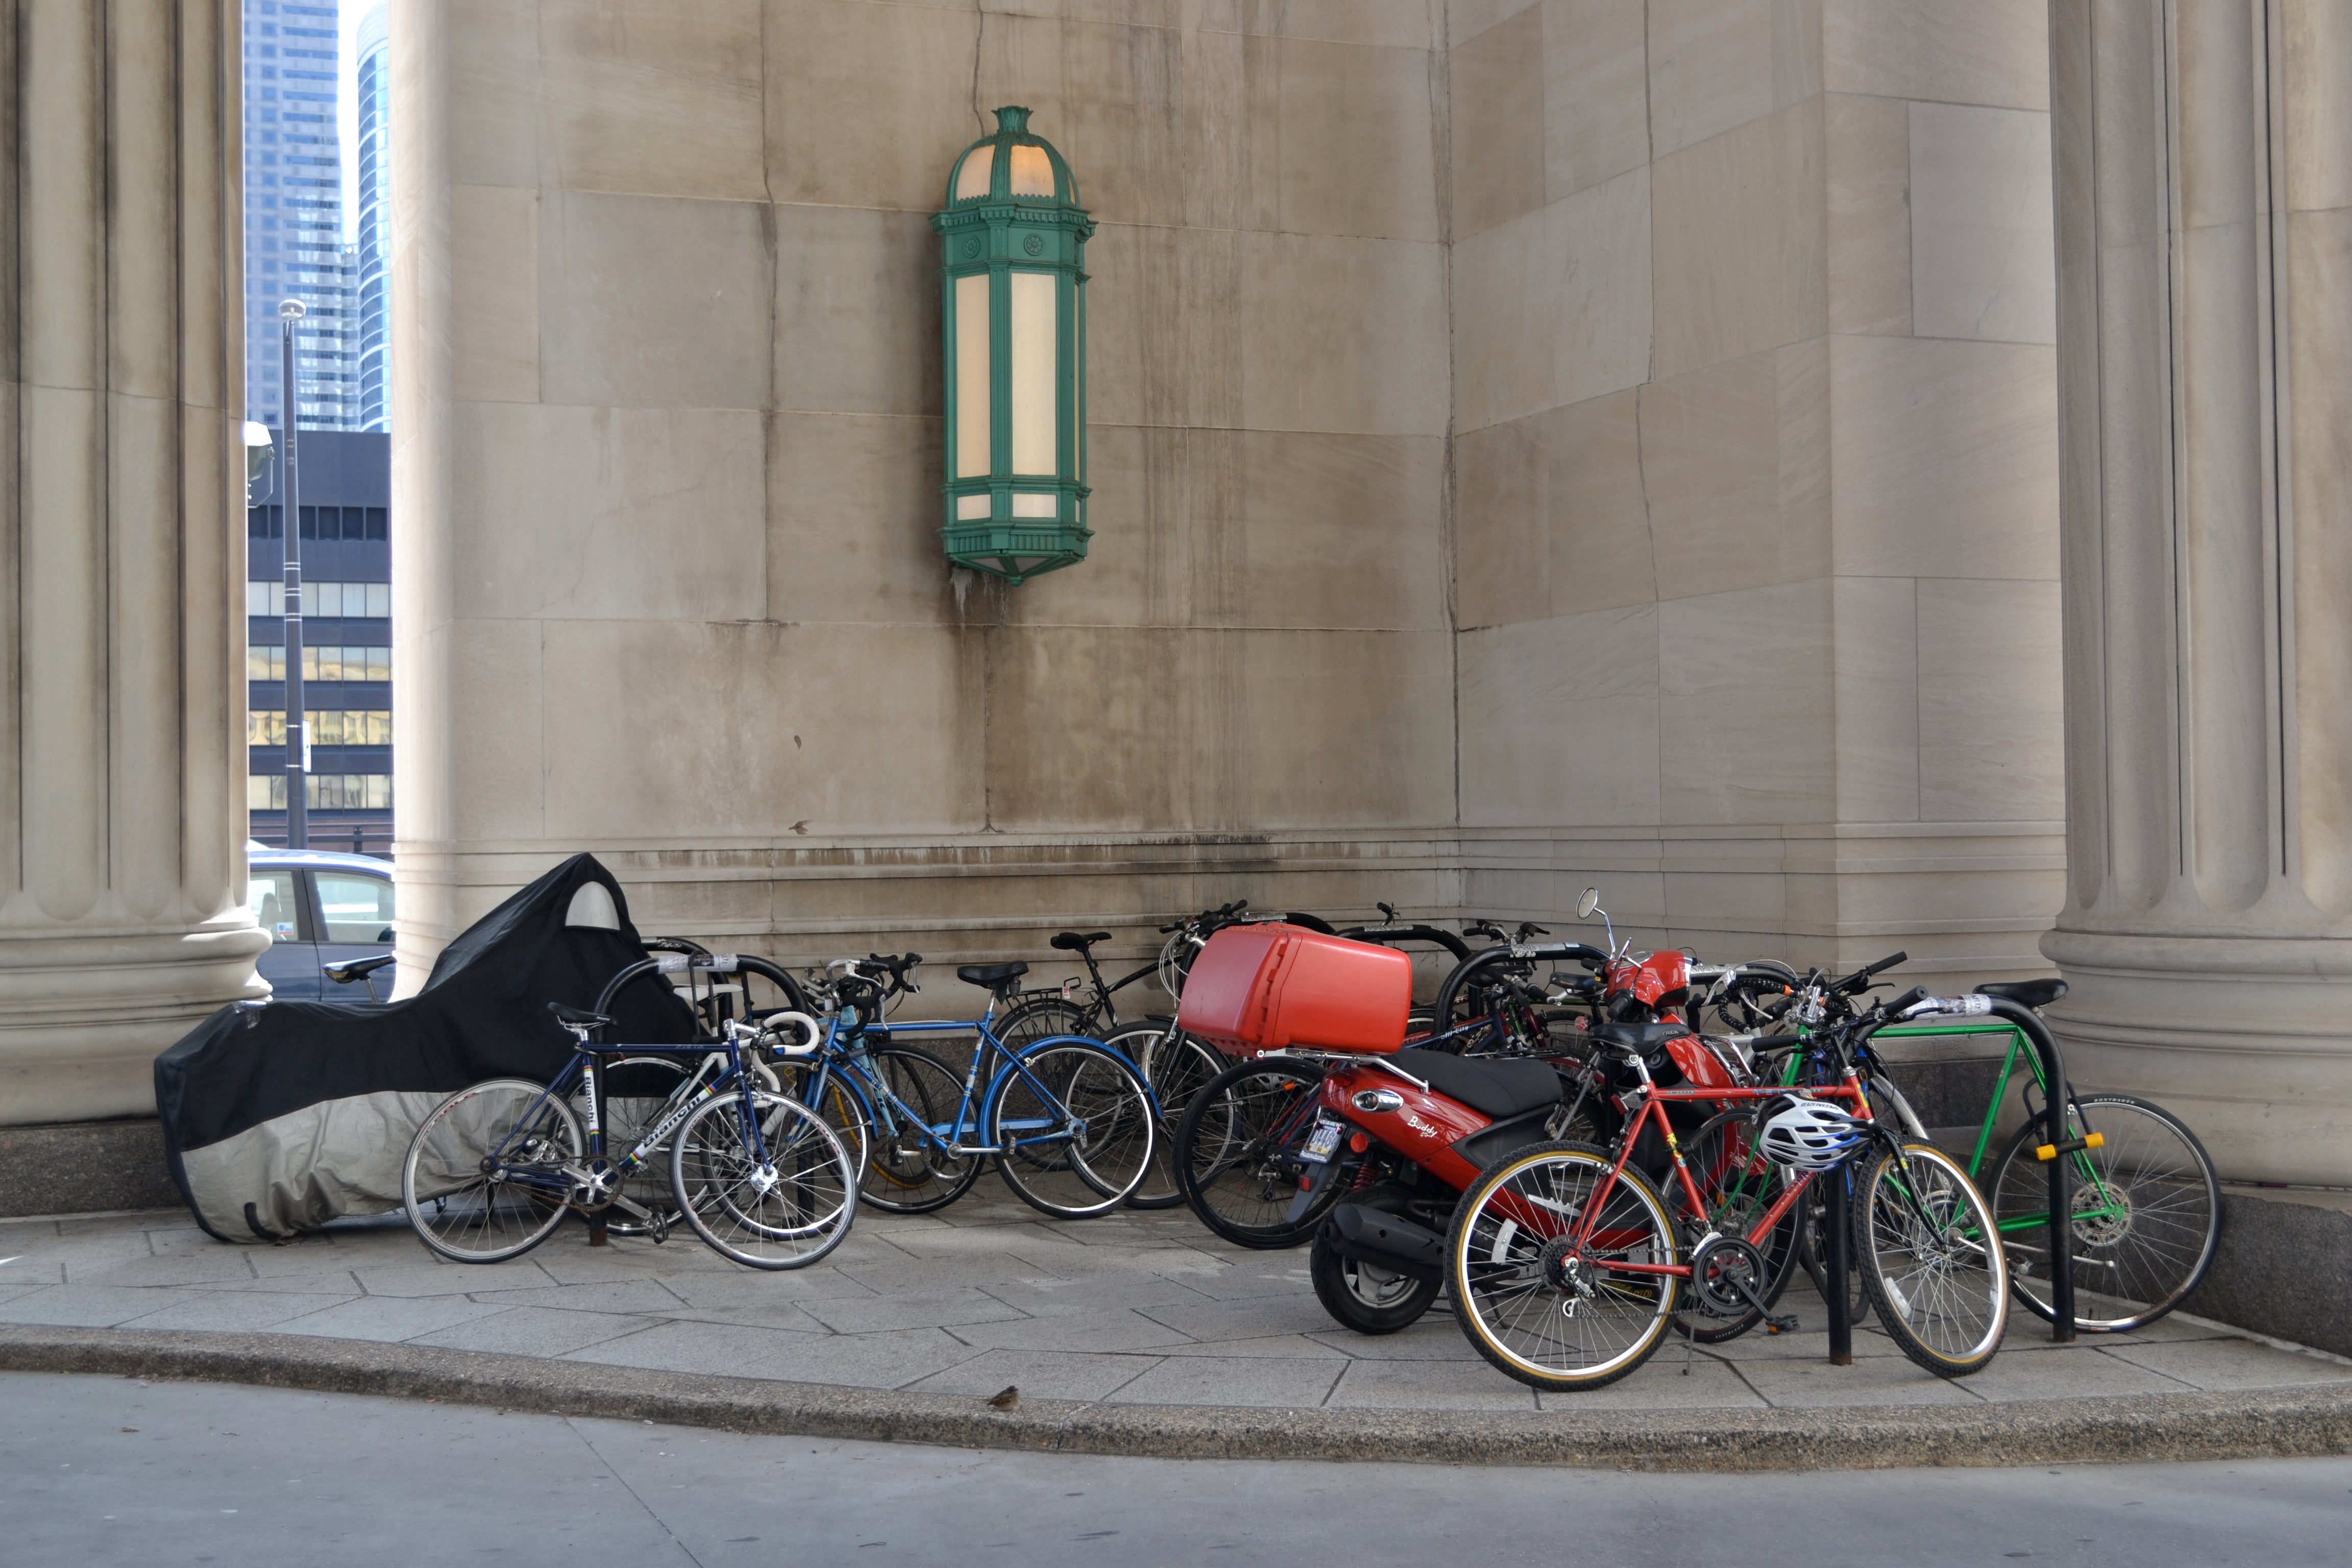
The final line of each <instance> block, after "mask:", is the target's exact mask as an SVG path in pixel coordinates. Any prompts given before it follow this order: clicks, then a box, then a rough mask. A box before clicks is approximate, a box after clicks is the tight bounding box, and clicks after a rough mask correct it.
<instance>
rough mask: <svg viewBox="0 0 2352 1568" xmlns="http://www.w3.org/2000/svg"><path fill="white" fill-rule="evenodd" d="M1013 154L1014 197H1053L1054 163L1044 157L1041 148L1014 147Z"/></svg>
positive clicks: (1043, 151)
mask: <svg viewBox="0 0 2352 1568" xmlns="http://www.w3.org/2000/svg"><path fill="white" fill-rule="evenodd" d="M1010 151H1011V152H1012V153H1013V195H1016V196H1044V197H1045V198H1047V199H1048V200H1051V199H1052V197H1053V195H1054V161H1053V160H1052V159H1050V158H1048V157H1046V156H1045V149H1044V148H1043V147H1023V146H1020V145H1017V144H1016V145H1014V146H1013V148H1012V149H1010Z"/></svg>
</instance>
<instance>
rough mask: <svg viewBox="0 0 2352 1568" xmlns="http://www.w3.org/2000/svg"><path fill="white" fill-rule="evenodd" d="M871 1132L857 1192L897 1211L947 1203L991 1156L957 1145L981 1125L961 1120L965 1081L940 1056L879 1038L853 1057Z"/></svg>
mask: <svg viewBox="0 0 2352 1568" xmlns="http://www.w3.org/2000/svg"><path fill="white" fill-rule="evenodd" d="M846 1070H847V1071H849V1072H853V1073H856V1075H857V1078H858V1082H857V1092H858V1094H859V1096H860V1097H861V1098H862V1099H863V1100H865V1102H866V1105H865V1110H866V1113H867V1116H868V1118H869V1121H868V1123H867V1125H868V1126H869V1127H870V1128H871V1130H872V1131H871V1133H870V1135H869V1137H868V1138H867V1141H866V1173H865V1175H864V1177H863V1178H862V1179H861V1180H860V1182H859V1184H858V1189H857V1194H858V1196H859V1197H860V1198H862V1199H864V1200H865V1201H866V1203H869V1204H872V1205H874V1206H875V1207H876V1208H877V1209H887V1210H888V1211H889V1212H890V1213H892V1214H929V1212H930V1211H931V1210H933V1209H938V1208H945V1207H946V1206H947V1205H950V1204H951V1203H953V1202H955V1201H956V1199H958V1198H960V1197H961V1196H963V1195H964V1194H965V1193H967V1192H969V1191H971V1184H972V1183H974V1182H976V1181H978V1180H980V1168H981V1165H982V1162H983V1161H984V1160H985V1158H986V1156H984V1155H981V1154H960V1153H957V1152H955V1151H956V1146H957V1145H960V1144H968V1143H970V1142H973V1135H974V1134H976V1133H977V1132H978V1131H979V1129H978V1128H977V1127H972V1126H968V1125H964V1124H962V1123H961V1121H959V1120H958V1112H959V1108H960V1107H961V1105H962V1103H963V1084H962V1083H961V1080H959V1079H957V1078H956V1076H955V1075H954V1074H953V1073H951V1072H950V1071H949V1070H948V1069H947V1068H945V1067H943V1066H942V1065H940V1061H939V1059H938V1058H935V1057H930V1056H926V1055H925V1054H924V1053H923V1052H921V1051H919V1050H916V1049H914V1048H913V1047H908V1046H877V1047H872V1048H870V1049H868V1050H866V1051H865V1052H863V1053H861V1054H858V1055H853V1056H852V1057H850V1058H849V1065H848V1067H847V1068H846Z"/></svg>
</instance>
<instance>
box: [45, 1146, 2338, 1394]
mask: <svg viewBox="0 0 2352 1568" xmlns="http://www.w3.org/2000/svg"><path fill="white" fill-rule="evenodd" d="M585 1235H586V1233H585V1231H584V1229H583V1228H581V1227H578V1226H566V1227H565V1228H564V1229H562V1230H561V1231H559V1232H558V1233H557V1235H556V1236H555V1237H553V1238H552V1239H551V1240H550V1241H549V1242H548V1243H546V1244H545V1245H544V1246H542V1247H540V1248H539V1249H538V1250H537V1251H535V1252H533V1253H530V1254H529V1255H528V1256H526V1257H524V1258H520V1259H517V1260H515V1261H513V1262H509V1263H504V1264H497V1265H490V1266H487V1267H468V1266H464V1265H458V1264H450V1263H443V1262H439V1261H436V1259H435V1258H432V1257H431V1256H430V1255H429V1254H428V1253H426V1251H425V1248H424V1247H423V1246H422V1245H421V1244H420V1243H419V1242H418V1241H417V1240H416V1238H415V1236H414V1235H413V1234H412V1233H411V1232H410V1231H409V1229H408V1228H407V1226H406V1225H405V1224H404V1222H403V1221H402V1220H401V1219H400V1217H399V1216H398V1215H391V1216H387V1217H385V1218H383V1219H381V1220H374V1221H367V1222H357V1223H346V1224H343V1225H340V1226H336V1227H334V1228H333V1229H331V1230H330V1231H328V1232H326V1233H324V1234H322V1235H320V1236H316V1237H310V1238H307V1239H305V1240H302V1241H300V1242H298V1243H295V1244H293V1245H290V1246H286V1247H239V1246H228V1245H224V1244H221V1243H218V1242H215V1241H213V1240H212V1239H211V1238H209V1237H205V1235H204V1234H203V1233H202V1232H201V1231H199V1230H197V1229H196V1228H195V1226H194V1223H193V1222H192V1221H191V1220H190V1219H189V1218H188V1217H187V1215H185V1214H184V1213H179V1212H153V1213H142V1214H135V1215H115V1216H109V1217H101V1218H86V1219H64V1220H49V1221H13V1222H8V1223H5V1224H0V1258H5V1259H6V1260H7V1261H5V1263H0V1323H14V1324H27V1325H54V1326H58V1327H79V1328H119V1329H125V1330H131V1331H162V1330H195V1331H231V1332H236V1333H238V1334H240V1335H255V1334H258V1335H260V1336H263V1337H264V1338H265V1339H266V1338H268V1337H271V1336H285V1335H299V1336H305V1337H308V1338H310V1339H312V1340H316V1339H320V1338H326V1339H332V1340H341V1341H360V1342H374V1343H378V1344H383V1345H404V1346H412V1347H418V1348H419V1349H436V1350H458V1351H476V1352H500V1353H503V1354H506V1355H510V1356H523V1357H530V1358H537V1359H539V1360H542V1361H554V1362H568V1363H593V1364H600V1365H603V1366H608V1367H613V1368H641V1369H649V1370H652V1371H656V1372H674V1373H706V1374H715V1375H719V1376H731V1377H737V1378H748V1379H755V1380H773V1381H777V1382H780V1383H791V1384H823V1385H828V1386H830V1387H832V1388H835V1389H842V1390H860V1389H862V1390H876V1391H882V1390H888V1391H896V1392H898V1393H902V1394H940V1395H950V1396H963V1397H967V1398H969V1397H971V1396H985V1395H989V1394H995V1393H996V1392H997V1391H999V1390H1001V1389H1003V1388H1004V1387H1006V1386H1007V1385H1017V1386H1018V1387H1019V1389H1020V1390H1021V1393H1022V1395H1023V1398H1024V1401H1029V1400H1049V1401H1069V1402H1075V1403H1076V1404H1077V1405H1108V1406H1153V1405H1157V1406H1216V1407H1222V1408H1227V1409H1236V1410H1238V1409H1244V1408H1256V1409H1261V1410H1266V1411H1275V1410H1282V1411H1290V1412H1299V1411H1314V1410H1325V1411H1332V1412H1340V1411H1357V1412H1376V1411H1393V1412H1399V1413H1402V1412H1413V1413H1419V1414H1420V1415H1423V1416H1424V1417H1425V1416H1427V1415H1433V1414H1435V1413H1444V1412H1460V1413H1465V1415H1467V1414H1472V1413H1496V1414H1500V1413H1510V1412H1522V1413H1535V1412H1543V1411H1581V1412H1603V1411H1614V1412H1622V1413H1625V1414H1629V1415H1631V1414H1636V1413H1641V1412H1653V1413H1659V1414H1662V1415H1663V1414H1665V1413H1679V1414H1681V1415H1697V1414H1702V1413H1707V1412H1719V1413H1721V1415H1723V1416H1724V1417H1726V1418H1727V1420H1731V1421H1734V1422H1738V1423H1739V1424H1742V1425H1745V1424H1748V1423H1749V1422H1752V1420H1753V1418H1754V1417H1755V1415H1757V1413H1763V1412H1772V1411H1790V1412H1799V1411H1807V1410H1813V1411H1819V1410H1825V1409H1856V1410H1857V1413H1859V1407H1888V1406H1899V1407H1905V1408H1907V1409H1912V1410H1915V1411H1932V1410H1933V1409H1935V1408H1939V1407H1940V1408H1944V1409H1948V1410H1949V1411H1951V1412H1952V1413H1954V1414H1955V1415H1958V1414H1959V1413H1961V1412H1963V1411H1974V1412H1979V1413H1981V1412H1983V1411H1984V1410H1985V1409H1986V1408H1987V1407H1988V1406H1991V1407H2000V1406H2002V1405H2012V1404H2026V1403H2032V1402H2047V1401H2053V1400H2063V1401H2069V1402H2074V1405H2076V1406H2077V1407H2080V1406H2081V1405H2082V1402H2086V1401H2088V1402H2105V1401H2114V1402H2116V1405H2115V1409H2116V1414H2117V1415H2118V1416H2121V1415H2123V1414H2124V1412H2125V1411H2126V1409H2127V1408H2128V1407H2130V1406H2132V1405H2134V1404H2135V1403H2136V1402H2138V1401H2142V1400H2145V1399H2147V1398H2148V1397H2150V1396H2167V1395H2174V1396H2177V1395H2181V1394H2195V1393H2199V1392H2206V1393H2212V1394H2247V1393H2252V1392H2256V1391H2294V1390H2302V1391H2308V1392H2312V1393H2320V1392H2323V1391H2325V1390H2327V1389H2330V1388H2335V1389H2338V1390H2342V1391H2344V1392H2346V1393H2347V1394H2352V1389H2347V1387H2346V1385H2347V1384H2352V1363H2344V1362H2342V1361H2340V1360H2337V1359H2336V1358H2333V1357H2326V1356H2322V1355H2318V1354H2315V1353H2311V1352H2296V1351H2294V1350H2291V1349H2281V1348H2276V1347H2274V1346H2273V1345H2270V1344H2265V1343H2263V1342H2257V1341H2255V1340H2253V1339H2252V1338H2249V1337H2246V1336H2244V1335H2242V1334H2239V1333H2237V1332H2235V1331H2231V1330H2228V1329H2225V1328H2221V1327H2219V1326H2215V1325H2210V1324H2202V1323H2198V1322H2194V1321H2184V1320H2181V1319H2179V1318H2175V1319H2170V1320H2167V1321H2164V1322H2162V1323H2159V1324H2158V1325H2157V1326H2156V1327H2154V1328H2152V1329H2150V1330H2147V1331H2142V1332H2139V1333H2136V1334H2132V1335H2127V1336H2104V1337H2095V1338H2089V1339H2085V1340H2084V1341H2083V1342H2079V1343H2077V1344H2074V1345H2071V1346H2056V1345H2053V1344H2052V1343H2051V1342H2049V1339H2048V1332H2049V1331H2048V1329H2047V1327H2046V1326H2045V1325H2044V1324H2042V1322H2041V1321H2039V1320H2038V1319H2034V1318H2032V1317H2030V1316H2027V1315H2026V1314H2024V1313H2022V1312H2020V1313H2018V1314H2017V1315H2016V1316H2015V1317H2014V1318H2013V1319H2012V1321H2011V1329H2010V1334H2009V1341H2008V1343H2007V1345H2006V1346H2005V1348H2004V1349H2003V1352H2002V1353H2001V1355H2000V1358H1999V1359H1998V1360H1997V1361H1995V1362H1994V1363H1993V1364H1992V1365H1991V1366H1990V1367H1989V1368H1988V1369H1987V1370H1986V1371H1984V1372H1983V1373H1979V1374H1978V1375H1977V1376H1974V1377H1971V1378H1968V1379H1965V1380H1961V1381H1958V1382H1946V1381H1944V1380H1941V1379H1938V1378H1936V1377H1933V1376H1931V1375H1929V1374H1927V1373H1925V1372H1922V1371H1920V1370H1919V1369H1918V1368H1916V1367H1915V1366H1913V1365H1912V1364H1911V1363H1909V1362H1908V1361H1906V1360H1905V1359H1904V1358H1903V1357H1902V1355H1901V1354H1900V1353H1899V1352H1896V1350H1895V1347H1894V1345H1893V1344H1892V1342H1890V1341H1888V1340H1887V1339H1886V1338H1885V1335H1883V1334H1881V1333H1879V1332H1878V1331H1875V1329H1873V1328H1865V1329H1864V1330H1862V1331H1858V1332H1857V1333H1856V1335H1855V1342H1854V1352H1855V1360H1854V1364H1853V1366H1851V1367H1843V1368H1841V1367H1832V1366H1830V1365H1828V1364H1827V1362H1826V1351H1827V1341H1826V1337H1825V1335H1824V1333H1823V1328H1824V1314H1823V1310H1822V1303H1821V1301H1820V1300H1819V1298H1818V1297H1817V1296H1815V1295H1813V1294H1812V1293H1811V1291H1810V1290H1808V1289H1803V1288H1802V1287H1801V1286H1800V1289H1797V1290H1792V1291H1791V1293H1790V1302H1789V1305H1790V1307H1791V1308H1792V1309H1793V1310H1794V1311H1795V1312H1796V1314H1797V1315H1798V1317H1799V1319H1800V1320H1801V1325H1802V1326H1801V1331H1799V1332H1797V1333H1795V1334H1790V1335H1781V1336H1767V1335H1765V1334H1762V1333H1760V1332H1759V1333H1751V1334H1749V1335H1748V1336H1746V1337H1744V1338H1742V1339H1740V1340H1738V1341H1736V1342H1733V1343H1731V1344H1729V1345H1727V1346H1724V1347H1722V1348H1720V1349H1718V1350H1702V1351H1699V1352H1696V1353H1695V1354H1691V1355H1689V1356H1688V1357H1687V1358H1686V1357H1685V1351H1684V1347H1683V1345H1682V1343H1681V1342H1679V1341H1670V1342H1668V1344H1667V1346H1666V1347H1665V1348H1664V1349H1663V1350H1662V1351H1661V1352H1659V1353H1658V1354H1657V1355H1656V1356H1655V1357H1654V1358H1653V1359H1652V1361H1651V1362H1650V1363H1649V1364H1648V1365H1647V1366H1645V1367H1643V1369H1641V1370H1640V1371H1639V1372H1636V1373H1634V1374H1633V1376H1631V1377H1629V1378H1627V1379H1625V1380H1624V1381H1623V1382H1622V1383H1619V1384H1613V1385H1612V1386H1611V1387H1608V1388H1606V1389H1601V1390H1599V1391H1596V1392H1593V1393H1590V1394H1544V1395H1538V1394H1535V1393H1534V1392H1532V1391H1530V1390H1528V1389H1527V1388H1525V1387H1523V1386H1521V1385H1520V1384H1517V1383H1514V1382H1512V1381H1510V1380H1509V1379H1507V1378H1506V1377H1504V1376H1503V1375H1502V1374H1501V1373H1497V1372H1496V1371H1494V1370H1493V1369H1492V1368H1490V1367H1488V1366H1487V1365H1486V1363H1485V1362H1483V1361H1482V1360H1480V1359H1479V1358H1478V1357H1477V1355H1476V1354H1475V1352H1473V1351H1472V1350H1471V1348H1470V1347H1469V1345H1468V1344H1467V1343H1466V1342H1465V1341H1464V1339H1463V1337H1462V1334H1461V1332H1460V1331H1459V1330H1458V1329H1457V1328H1456V1327H1455V1326H1454V1321H1453V1318H1452V1316H1451V1314H1450V1313H1449V1312H1448V1311H1446V1310H1445V1309H1444V1307H1443V1306H1442V1305H1441V1306H1440V1307H1439V1308H1438V1309H1437V1310H1433V1312H1431V1313H1430V1315H1429V1316H1428V1317H1426V1318H1424V1319H1423V1321H1421V1322H1420V1323H1419V1324H1417V1325H1415V1326H1414V1327H1413V1328H1412V1329H1409V1330H1407V1331H1404V1332H1402V1333H1400V1334H1395V1335H1391V1336H1388V1337H1385V1338H1367V1337H1363V1336H1360V1335H1357V1334H1354V1333H1352V1332H1350V1331H1348V1330H1345V1329H1343V1328H1340V1327H1339V1326H1338V1325H1337V1324H1335V1323H1334V1322H1332V1321H1331V1320H1330V1319H1329V1318H1328V1317H1327V1316H1326V1315H1325V1313H1324V1311H1323V1310H1322V1308H1321V1306H1320V1305H1319V1304H1318V1302H1317V1300H1315V1297H1314V1293H1313V1291H1312V1289H1310V1288H1309V1286H1308V1284H1307V1268H1306V1263H1307V1258H1306V1254H1305V1252H1304V1251H1303V1250H1301V1251H1293V1252H1273V1253H1255V1252H1247V1251H1243V1250H1240V1249H1236V1248H1234V1247H1227V1246H1225V1245H1224V1244H1223V1243H1222V1242H1219V1241H1217V1240H1216V1239H1215V1238H1213V1237H1211V1236H1210V1235H1209V1234H1208V1233H1207V1232H1206V1231H1204V1230H1203V1229H1202V1227H1201V1226H1199V1225H1198V1224H1197V1223H1196V1222H1195V1221H1194V1220H1193V1219H1192V1216H1191V1215H1189V1214H1188V1213H1186V1212H1185V1211H1183V1210H1181V1209H1178V1210H1175V1211H1172V1212H1162V1213H1151V1214H1122V1215H1114V1216H1111V1217H1108V1218H1104V1219H1097V1220H1089V1221H1082V1222H1075V1223H1066V1224H1065V1223H1057V1222H1053V1221H1047V1220H1045V1219H1043V1218H1042V1217H1041V1216H1039V1215H1036V1214H1035V1213H1034V1211H1032V1210H1030V1209H1028V1208H1026V1207H1024V1206H1022V1205H1020V1204H1018V1203H1017V1202H1015V1201H1014V1200H1013V1199H1012V1198H1011V1197H1010V1196H1009V1195H1006V1194H1004V1193H1003V1188H1002V1186H1001V1185H999V1184H997V1183H996V1182H995V1181H994V1180H993V1178H990V1179H987V1180H984V1181H983V1182H982V1184H981V1185H980V1186H978V1187H976V1188H975V1189H974V1190H973V1192H972V1193H971V1195H970V1196H968V1197H966V1198H965V1199H964V1200H963V1201H962V1202H961V1203H959V1204H957V1205H953V1206H951V1207H950V1208H949V1209H947V1210H946V1211H944V1212H943V1213H940V1214H939V1215H926V1216H919V1217H908V1216H898V1215H885V1214H880V1213H877V1212H875V1211H872V1210H867V1211H866V1212H864V1213H862V1214H861V1215H859V1216H858V1220H857V1225H856V1229H855V1230H854V1231H853V1232H852V1234H851V1236H850V1237H849V1239H848V1240H847V1241H846V1242H845V1244H844V1245H843V1246H842V1247H841V1248H840V1249H839V1250H838V1251H836V1252H835V1254H834V1255H833V1256H832V1257H831V1258H829V1259H827V1261H826V1262H825V1263H824V1265H822V1266H819V1267H817V1268H809V1269H804V1270H802V1271H799V1272H796V1273H783V1274H765V1273H757V1272H753V1271H751V1270H748V1269H742V1268H736V1267H735V1266H733V1265H731V1264H729V1263H727V1262H725V1261H724V1260H722V1259H720V1258H719V1257H718V1256H717V1255H715V1254H713V1253H711V1252H710V1251H709V1250H708V1249H707V1248H705V1247H701V1246H700V1245H698V1243H697V1242H696V1241H694V1239H693V1238H692V1237H688V1236H679V1237H674V1238H673V1239H671V1240H670V1241H669V1242H667V1244H665V1245H662V1246H658V1247H657V1246H655V1245H653V1244H652V1243H650V1242H646V1241H641V1240H639V1241H632V1240H626V1239H616V1240H615V1241H614V1244H613V1245H612V1246H611V1247H607V1248H590V1247H586V1246H585V1245H584V1242H585ZM2158 1403H2159V1404H2164V1405H2178V1404H2179V1401H2178V1400H2165V1399H2162V1398H2160V1397H2159V1398H2158ZM1106 1414H1108V1412H1106ZM1423 1424H1425V1422H1424V1423H1423Z"/></svg>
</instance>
